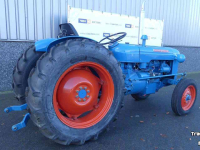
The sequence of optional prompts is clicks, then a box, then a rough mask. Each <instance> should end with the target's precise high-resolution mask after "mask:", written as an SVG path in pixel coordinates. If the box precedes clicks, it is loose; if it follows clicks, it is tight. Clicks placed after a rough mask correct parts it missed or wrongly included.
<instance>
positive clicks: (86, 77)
mask: <svg viewBox="0 0 200 150" xmlns="http://www.w3.org/2000/svg"><path fill="white" fill-rule="evenodd" d="M98 94H99V84H98V80H97V77H96V76H95V75H93V74H92V73H91V72H89V71H87V70H73V71H71V72H70V73H68V74H67V75H66V76H65V77H64V79H63V80H62V81H61V83H60V85H59V87H58V93H57V98H58V104H59V106H60V108H61V109H62V111H64V112H65V113H66V114H67V115H68V116H69V117H72V116H74V117H78V116H79V115H81V114H82V113H84V112H87V111H90V110H92V109H93V108H94V105H96V104H97V98H98Z"/></svg>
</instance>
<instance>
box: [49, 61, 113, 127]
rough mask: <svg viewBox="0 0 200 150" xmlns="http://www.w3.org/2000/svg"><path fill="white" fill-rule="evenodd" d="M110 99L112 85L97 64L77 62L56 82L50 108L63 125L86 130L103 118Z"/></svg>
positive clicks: (111, 99)
mask: <svg viewBox="0 0 200 150" xmlns="http://www.w3.org/2000/svg"><path fill="white" fill-rule="evenodd" d="M89 68H92V70H94V71H95V73H94V71H91V70H90V69H89ZM95 74H98V75H95ZM100 89H101V96H100V98H99V99H98V97H99V94H100ZM113 98H114V84H113V80H112V77H111V75H110V73H109V72H108V71H107V70H106V69H105V68H104V67H103V66H102V65H100V64H97V63H94V62H81V63H78V64H75V65H73V66H72V67H70V68H68V69H67V70H66V71H65V72H64V73H63V74H62V75H61V77H60V78H59V80H58V81H57V83H56V86H55V89H54V94H53V106H54V109H55V112H56V115H57V116H58V118H59V119H60V120H61V121H62V122H63V123H64V124H65V125H67V126H69V127H72V128H88V127H91V126H93V125H95V124H97V123H98V122H99V121H101V120H102V119H103V118H104V116H105V115H106V114H107V112H108V111H109V109H110V107H111V105H112V102H113Z"/></svg>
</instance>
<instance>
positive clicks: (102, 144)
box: [0, 73, 200, 150]
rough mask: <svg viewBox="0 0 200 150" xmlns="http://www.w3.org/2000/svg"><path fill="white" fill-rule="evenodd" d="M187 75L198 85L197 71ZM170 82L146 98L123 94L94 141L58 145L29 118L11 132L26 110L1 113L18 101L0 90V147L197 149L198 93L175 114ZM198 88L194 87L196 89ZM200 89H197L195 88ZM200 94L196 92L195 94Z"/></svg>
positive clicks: (199, 107) (87, 149)
mask: <svg viewBox="0 0 200 150" xmlns="http://www.w3.org/2000/svg"><path fill="white" fill-rule="evenodd" d="M188 78H193V79H195V80H196V81H197V83H198V87H199V88H200V74H199V73H198V74H190V75H188ZM173 90H174V86H169V87H165V88H162V89H161V90H160V91H159V92H158V93H156V94H152V95H151V96H150V97H149V98H148V99H147V100H144V101H134V99H132V97H131V96H126V97H125V100H124V101H125V106H124V108H122V110H121V112H120V115H119V119H118V120H117V121H116V122H114V123H112V125H111V128H110V130H109V131H108V132H104V133H102V134H101V135H100V137H99V139H98V140H97V141H89V142H86V143H85V145H83V146H76V145H70V146H62V145H59V144H56V143H54V142H53V141H51V140H49V139H47V138H46V137H44V136H43V135H42V134H41V133H40V132H39V130H38V128H37V127H36V126H34V125H33V123H32V121H29V123H28V126H27V127H26V128H24V129H22V130H20V131H17V132H13V131H12V130H11V126H12V125H13V124H16V123H18V122H20V121H21V120H22V118H23V115H24V114H25V113H26V111H23V112H11V113H10V114H5V113H4V112H3V109H4V108H5V107H7V106H10V105H16V104H19V103H18V102H17V101H16V100H15V98H14V94H13V93H9V92H8V93H3V94H0V135H1V136H0V149H2V150H9V149H12V150H14V149H20V150H23V149H26V150H27V149H37V150H42V149H56V150H59V149H67V150H76V149H79V150H90V149H92V150H94V149H95V150H108V149H111V150H112V149H115V150H125V149H126V150H127V149H131V150H133V149H134V150H155V149H159V150H188V149H190V150H197V149H200V146H198V141H200V136H199V137H198V136H195V137H193V136H191V131H195V132H200V97H198V99H197V102H196V104H195V106H194V108H193V110H192V112H191V113H190V114H188V115H186V116H176V115H175V114H174V113H173V112H172V110H171V95H172V92H173ZM199 91H200V90H198V92H199ZM199 93H200V92H199ZM198 96H200V95H198Z"/></svg>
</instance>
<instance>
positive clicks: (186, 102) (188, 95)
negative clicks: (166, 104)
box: [181, 85, 196, 111]
mask: <svg viewBox="0 0 200 150" xmlns="http://www.w3.org/2000/svg"><path fill="white" fill-rule="evenodd" d="M195 98H196V89H195V87H194V86H193V85H190V86H188V87H187V88H186V89H185V91H184V92H183V95H182V99H181V106H182V109H183V110H185V111H187V110H189V109H190V108H191V107H192V105H193V104H194V101H195Z"/></svg>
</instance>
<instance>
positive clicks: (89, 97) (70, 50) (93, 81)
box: [27, 39, 124, 145]
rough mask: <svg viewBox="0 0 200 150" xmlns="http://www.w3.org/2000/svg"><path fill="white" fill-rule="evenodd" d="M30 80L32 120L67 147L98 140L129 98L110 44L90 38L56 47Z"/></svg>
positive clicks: (29, 104) (31, 75)
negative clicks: (125, 94)
mask: <svg viewBox="0 0 200 150" xmlns="http://www.w3.org/2000/svg"><path fill="white" fill-rule="evenodd" d="M28 81H29V92H28V98H27V103H28V106H29V108H30V112H31V119H32V121H33V122H34V123H35V124H36V125H37V126H38V127H39V128H40V130H41V131H42V133H43V134H44V135H45V136H46V137H47V138H49V139H52V140H54V141H55V142H57V143H60V144H63V145H69V144H79V145H82V144H84V143H85V141H88V140H90V139H97V138H98V135H99V134H100V133H101V132H102V131H104V129H106V128H108V126H109V124H110V123H111V122H112V121H113V120H115V118H116V115H117V113H118V111H119V109H120V108H121V105H122V100H123V96H124V93H123V88H124V80H123V75H122V71H121V68H120V66H119V64H118V62H117V61H116V59H115V58H114V56H113V55H112V53H111V52H110V51H109V50H107V49H106V48H105V47H104V46H102V45H100V44H98V43H97V42H94V41H92V40H88V39H71V40H67V41H66V42H62V43H60V44H58V45H56V46H54V47H53V48H51V50H50V52H49V53H46V54H45V55H43V56H42V57H41V58H40V59H39V60H38V62H37V65H36V68H35V69H33V71H32V72H31V74H30V77H29V80H28ZM100 91H101V92H100ZM99 93H101V96H100V99H98V97H99Z"/></svg>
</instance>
